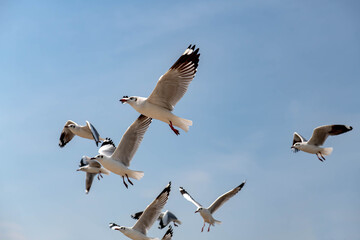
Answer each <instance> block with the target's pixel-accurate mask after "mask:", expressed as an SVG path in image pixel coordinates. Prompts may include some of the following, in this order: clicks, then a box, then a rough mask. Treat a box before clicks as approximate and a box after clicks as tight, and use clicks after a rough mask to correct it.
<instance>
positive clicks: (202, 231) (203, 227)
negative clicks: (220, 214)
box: [201, 222, 205, 232]
mask: <svg viewBox="0 0 360 240" xmlns="http://www.w3.org/2000/svg"><path fill="white" fill-rule="evenodd" d="M204 227H205V222H204V226H203V227H202V229H201V232H203V231H204Z"/></svg>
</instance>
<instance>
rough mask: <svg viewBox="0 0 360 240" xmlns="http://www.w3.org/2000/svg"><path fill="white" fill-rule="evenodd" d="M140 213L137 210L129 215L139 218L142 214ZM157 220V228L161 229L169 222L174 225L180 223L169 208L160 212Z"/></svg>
mask: <svg viewBox="0 0 360 240" xmlns="http://www.w3.org/2000/svg"><path fill="white" fill-rule="evenodd" d="M142 213H143V212H137V213H135V214H133V215H131V217H132V218H133V219H139V218H140V216H141V215H142ZM158 220H159V221H160V223H159V227H158V228H159V229H163V228H164V227H166V226H167V225H168V224H169V223H171V222H173V223H174V226H175V227H177V226H178V225H177V224H179V225H181V221H180V220H179V219H177V217H176V216H175V214H173V213H172V212H170V211H169V210H166V211H165V212H162V213H160V215H159V218H158Z"/></svg>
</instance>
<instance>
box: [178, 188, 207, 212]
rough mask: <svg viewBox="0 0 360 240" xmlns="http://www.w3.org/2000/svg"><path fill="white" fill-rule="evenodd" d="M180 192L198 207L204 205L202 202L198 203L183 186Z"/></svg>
mask: <svg viewBox="0 0 360 240" xmlns="http://www.w3.org/2000/svg"><path fill="white" fill-rule="evenodd" d="M179 190H180V193H181V194H182V195H183V197H184V198H185V199H186V200H188V201H189V202H192V203H193V204H194V205H195V206H196V207H197V208H200V207H202V206H201V204H200V203H198V202H197V201H195V199H193V198H192V197H191V196H190V194H189V193H188V192H187V191H185V189H184V188H183V187H180V188H179Z"/></svg>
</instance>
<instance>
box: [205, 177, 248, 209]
mask: <svg viewBox="0 0 360 240" xmlns="http://www.w3.org/2000/svg"><path fill="white" fill-rule="evenodd" d="M244 185H245V181H244V182H242V183H241V184H240V185H239V186H237V187H236V188H234V189H233V190H230V191H228V192H227V193H224V194H223V195H221V196H220V197H218V198H217V199H216V200H215V201H214V202H213V203H212V204H211V205H210V207H209V211H210V213H211V214H212V213H214V212H215V211H216V210H218V209H219V208H220V207H221V206H222V205H223V204H224V203H225V202H226V201H227V200H229V199H230V198H232V197H233V196H235V195H236V194H237V193H238V192H239V191H240V190H241V189H242V188H243V187H244Z"/></svg>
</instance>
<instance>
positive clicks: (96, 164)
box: [89, 160, 102, 169]
mask: <svg viewBox="0 0 360 240" xmlns="http://www.w3.org/2000/svg"><path fill="white" fill-rule="evenodd" d="M89 166H90V167H93V168H99V169H100V168H101V167H102V166H101V164H100V163H99V162H98V161H96V160H89Z"/></svg>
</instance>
